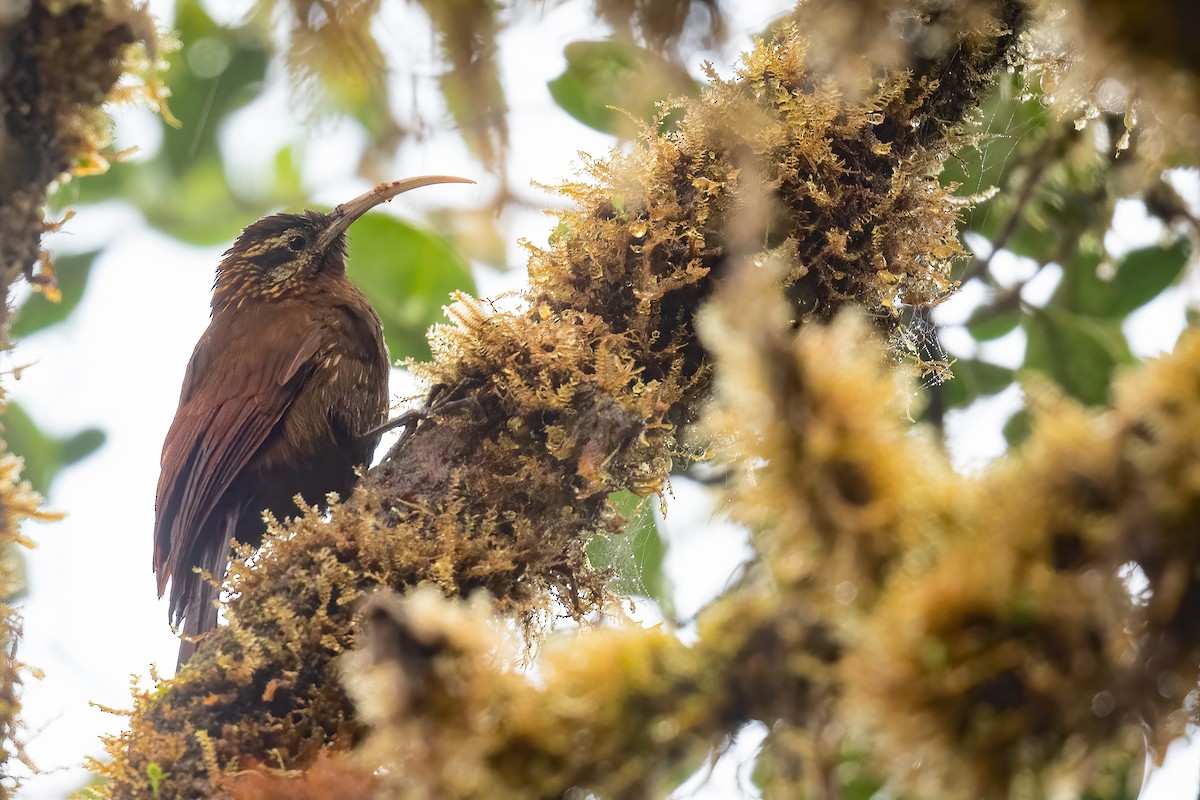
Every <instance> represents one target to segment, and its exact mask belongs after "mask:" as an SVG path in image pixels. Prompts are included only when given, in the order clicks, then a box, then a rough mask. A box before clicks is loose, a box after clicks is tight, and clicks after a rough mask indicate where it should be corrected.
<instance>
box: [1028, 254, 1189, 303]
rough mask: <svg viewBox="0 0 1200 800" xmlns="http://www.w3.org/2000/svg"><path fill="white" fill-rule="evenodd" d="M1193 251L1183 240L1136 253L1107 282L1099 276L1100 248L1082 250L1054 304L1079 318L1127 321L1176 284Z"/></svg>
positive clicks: (1066, 269)
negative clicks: (1081, 316) (1189, 254)
mask: <svg viewBox="0 0 1200 800" xmlns="http://www.w3.org/2000/svg"><path fill="white" fill-rule="evenodd" d="M1189 250H1190V246H1189V244H1188V242H1187V241H1186V240H1183V239H1180V240H1177V241H1175V242H1173V243H1171V244H1169V245H1163V246H1159V245H1155V246H1153V247H1144V248H1141V249H1139V250H1133V251H1131V252H1130V253H1128V254H1126V255H1125V256H1124V257H1123V258H1122V259H1121V260H1120V261H1118V262H1117V266H1116V269H1115V271H1114V274H1113V278H1112V280H1105V279H1104V278H1102V277H1101V276H1100V273H1099V270H1100V267H1101V264H1102V261H1103V254H1102V252H1101V250H1100V246H1099V244H1098V243H1097V244H1096V245H1094V246H1093V247H1081V248H1080V250H1079V252H1077V253H1076V255H1075V258H1073V259H1072V260H1071V261H1070V262H1068V263H1067V264H1065V265H1064V269H1063V279H1062V282H1061V283H1060V284H1059V287H1058V289H1056V290H1055V293H1054V297H1053V298H1052V300H1051V304H1053V305H1057V306H1060V307H1063V308H1067V309H1069V310H1071V311H1073V312H1075V313H1078V314H1085V315H1091V316H1096V317H1112V318H1121V317H1125V316H1126V315H1128V314H1129V313H1130V312H1132V311H1134V310H1136V309H1138V308H1140V307H1141V306H1143V305H1145V304H1146V303H1148V302H1150V301H1151V300H1153V299H1154V298H1155V297H1157V296H1158V295H1160V294H1161V293H1162V292H1163V291H1164V290H1165V289H1166V288H1167V287H1169V286H1170V285H1171V284H1172V283H1174V282H1175V279H1176V278H1178V277H1179V274H1180V273H1181V272H1182V271H1183V267H1184V265H1185V264H1186V263H1187V259H1188V253H1189Z"/></svg>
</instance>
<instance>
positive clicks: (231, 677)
mask: <svg viewBox="0 0 1200 800" xmlns="http://www.w3.org/2000/svg"><path fill="white" fill-rule="evenodd" d="M986 5H987V7H988V8H991V9H992V10H993V12H994V13H992V14H990V15H987V17H986V19H987V24H986V25H982V26H964V27H962V28H960V29H958V30H955V32H954V35H953V36H952V37H950V38H949V39H947V40H945V41H944V42H943V43H942V44H943V50H942V51H941V53H942V55H941V58H940V60H939V59H938V58H934V57H932V56H931V57H929V58H928V59H926V60H925V61H918V63H920V64H922V65H923V69H927V70H928V71H927V72H920V71H911V72H902V73H897V74H893V75H891V76H888V77H885V78H883V79H882V80H880V81H879V83H878V84H877V86H876V88H875V89H874V90H873V91H872V92H870V93H869V94H868V95H867V96H865V97H864V98H860V99H855V100H852V101H851V100H847V99H845V98H844V97H843V96H842V95H841V94H840V93H839V92H838V91H837V90H836V88H835V86H834V85H833V84H832V82H830V81H826V80H823V79H822V78H821V76H820V75H818V74H816V73H814V72H812V71H811V70H810V68H809V67H807V66H806V64H805V60H804V49H805V44H804V41H803V39H802V37H801V36H800V34H799V32H798V29H797V27H796V26H785V27H784V28H782V29H781V30H780V31H779V32H778V33H777V34H776V35H775V36H773V37H772V38H771V39H770V40H769V41H764V42H761V43H759V44H758V45H757V46H756V47H755V49H754V50H753V51H752V52H751V53H749V54H748V55H747V56H746V58H745V63H744V64H743V66H742V67H741V68H740V70H739V72H738V75H737V76H736V77H735V78H734V79H732V80H728V81H722V80H716V79H714V81H713V85H712V87H711V88H710V89H709V90H708V91H707V92H706V93H705V94H704V95H703V96H702V97H701V98H699V99H697V100H694V101H686V102H684V103H683V104H682V106H683V111H684V121H683V122H681V123H680V124H679V126H678V128H677V129H676V130H674V131H670V132H666V133H658V132H656V131H651V130H648V131H647V132H646V135H645V138H644V140H643V141H642V142H641V143H640V144H639V145H638V146H636V147H635V148H634V149H633V150H632V151H631V152H628V153H614V154H612V155H610V156H609V157H608V158H606V159H604V160H598V161H592V162H589V163H588V165H587V172H588V181H587V182H586V183H579V184H572V185H569V186H567V187H565V188H564V192H565V194H567V195H568V196H569V197H570V198H571V199H573V200H575V201H576V205H575V207H574V208H572V209H570V210H568V211H566V212H563V213H562V214H561V215H560V224H559V226H558V229H557V231H556V233H555V234H554V237H553V241H552V243H551V245H550V247H549V248H548V249H545V250H543V249H537V248H531V258H530V268H529V272H530V281H531V288H530V290H529V291H528V292H527V293H526V295H525V296H524V298H523V299H522V301H521V302H519V303H516V304H514V305H515V307H512V308H498V307H494V306H491V305H489V304H485V303H482V302H479V301H476V300H472V299H470V298H465V297H463V298H459V300H458V302H456V303H455V305H454V306H452V307H451V309H450V312H451V316H452V318H453V319H454V323H453V324H451V325H448V326H445V327H443V328H441V329H440V330H438V331H437V332H436V334H435V337H434V359H433V361H432V362H431V363H430V364H426V365H417V366H416V370H417V371H418V372H419V373H420V374H421V375H422V376H423V377H425V378H427V379H428V380H429V381H430V383H431V384H432V385H433V390H432V391H431V393H430V395H429V398H428V401H427V403H426V406H425V409H424V412H425V418H424V420H423V421H422V422H421V424H420V425H419V426H417V427H416V429H415V430H414V431H413V432H412V434H411V435H409V436H407V437H406V438H405V439H404V440H403V442H402V445H401V446H400V447H399V448H398V449H397V450H396V451H394V452H393V453H392V454H391V455H390V457H389V458H388V459H387V460H385V462H384V463H383V464H381V465H380V466H379V467H377V468H375V469H374V470H372V471H371V472H370V473H369V474H368V475H367V476H366V477H365V478H364V480H363V482H362V485H361V487H360V489H359V490H358V491H356V493H355V495H354V496H353V497H352V498H349V499H348V501H347V502H345V503H342V504H335V506H334V507H333V509H332V511H331V513H330V515H329V516H328V518H326V517H325V516H324V515H323V514H321V513H320V512H318V511H316V510H308V511H306V512H305V513H304V514H303V515H302V516H301V517H300V518H299V519H297V520H294V521H292V522H290V523H288V524H287V525H281V524H278V523H272V525H271V530H272V534H271V535H270V536H269V537H268V540H267V542H266V543H265V544H264V546H263V548H262V549H261V551H260V552H259V553H258V554H257V555H255V556H254V558H253V561H252V563H247V561H246V560H245V559H242V560H238V561H236V562H235V563H234V565H233V566H232V567H231V570H230V583H229V586H230V588H231V590H232V592H233V596H232V599H231V600H230V602H229V605H228V611H227V618H228V620H229V624H228V625H227V626H225V627H223V628H221V629H219V630H218V631H216V632H214V633H213V634H212V635H211V636H209V637H208V638H207V639H206V640H205V641H204V642H203V643H202V645H201V647H200V650H199V653H198V655H197V656H196V657H195V658H194V659H193V660H192V661H191V662H190V663H189V664H188V666H187V668H186V669H185V670H183V672H182V674H181V675H180V676H178V677H177V678H175V679H172V680H169V681H161V682H160V683H159V685H158V687H157V688H156V690H155V691H153V692H151V693H145V694H138V695H136V696H135V708H134V710H133V712H132V717H131V721H130V728H129V730H128V731H127V732H126V733H124V734H122V735H120V736H118V737H115V738H114V739H112V740H111V741H110V742H109V744H108V748H109V753H110V756H111V757H112V761H111V762H109V763H105V764H99V763H97V764H95V765H94V766H95V769H96V770H97V771H98V772H100V773H101V774H103V775H105V776H107V777H108V778H109V782H108V783H107V784H106V787H105V789H104V790H103V791H104V792H105V793H106V795H107V796H109V797H114V798H133V797H150V796H151V794H152V793H153V794H155V796H156V797H158V798H163V799H165V798H192V797H221V796H229V795H230V793H231V792H232V789H231V788H230V786H229V784H228V777H229V775H230V774H232V773H233V772H235V771H236V770H238V769H239V768H241V767H245V766H247V765H248V764H250V763H252V762H253V763H258V764H270V765H273V766H278V767H281V768H284V769H287V770H291V769H297V768H302V767H304V766H306V765H308V764H310V763H313V761H314V758H315V757H316V754H317V753H319V752H322V751H324V750H330V749H332V750H344V749H347V748H349V747H351V746H353V745H354V744H355V742H357V741H359V739H360V738H361V736H362V734H363V730H364V729H363V724H362V721H361V720H360V718H359V717H358V715H357V713H356V711H355V709H354V707H353V705H352V703H351V702H350V700H349V699H348V698H347V696H346V694H345V691H344V689H343V687H342V684H341V682H340V681H339V679H338V675H339V666H338V665H339V664H340V663H341V662H340V661H339V660H337V656H339V655H340V654H342V653H344V652H346V651H348V650H350V649H352V648H353V647H354V646H355V643H356V641H357V639H358V622H357V620H358V610H359V607H360V605H361V601H362V600H363V599H364V598H365V597H367V596H368V595H370V594H372V593H374V592H376V591H378V590H380V589H390V590H393V591H400V592H402V591H404V590H406V589H409V588H412V587H416V586H419V585H421V584H429V585H432V586H434V587H436V588H437V589H439V590H440V591H441V592H442V593H444V594H448V595H458V596H464V595H468V594H470V593H472V592H474V591H475V590H479V589H483V590H486V591H487V592H488V593H489V594H490V595H491V597H492V598H493V602H494V603H495V604H496V608H497V609H498V610H500V611H501V612H503V613H505V614H509V615H512V616H514V617H516V618H517V619H519V620H521V621H522V622H524V624H525V625H526V626H527V627H532V626H533V625H534V624H535V623H536V621H537V619H538V618H539V617H540V616H542V615H545V614H547V613H549V612H550V610H551V609H552V608H553V603H554V601H557V602H559V603H561V605H562V606H563V607H565V608H566V609H568V610H569V611H570V613H572V614H573V615H576V616H583V615H584V614H587V613H589V612H591V611H593V610H596V609H599V608H601V607H602V606H603V604H604V602H605V600H606V598H607V594H606V591H605V587H604V580H605V577H606V576H604V575H602V574H599V573H597V572H596V571H595V570H593V569H592V568H591V567H590V565H589V564H588V562H587V558H586V555H585V551H584V545H585V543H586V541H587V540H588V538H589V537H590V536H591V535H592V534H593V533H594V532H596V531H602V530H614V529H619V528H620V526H621V525H622V524H623V521H622V520H620V519H619V518H617V516H616V514H615V512H614V511H613V509H612V506H611V505H610V503H609V501H608V495H609V494H610V493H611V492H613V491H615V490H618V489H632V490H634V491H637V492H639V493H642V494H649V493H653V492H655V491H658V490H659V489H660V487H661V485H662V482H663V480H664V479H665V478H666V476H667V474H668V472H669V470H670V468H671V464H672V462H673V460H674V459H676V458H679V457H687V455H688V453H687V448H686V446H685V445H684V443H683V436H682V433H683V432H684V431H685V430H686V428H687V426H689V424H690V423H691V422H692V421H693V420H695V419H696V418H697V416H698V413H699V408H700V406H701V404H702V402H703V401H704V400H705V398H706V397H707V396H708V394H709V388H710V384H711V370H710V367H709V363H710V360H709V356H708V353H707V350H706V348H705V347H704V346H703V345H702V344H701V342H700V341H699V340H698V338H697V337H696V335H695V328H694V318H695V314H696V312H697V310H698V308H699V307H700V305H701V304H702V303H703V302H704V301H705V300H706V299H707V298H708V297H709V296H710V295H711V294H712V292H713V290H714V288H715V287H716V286H717V285H718V283H720V282H721V281H722V280H723V279H724V278H725V277H726V276H727V274H728V273H729V271H730V268H731V265H732V264H735V263H740V262H742V261H745V260H754V259H755V258H759V259H765V258H771V259H777V260H781V261H782V262H783V264H784V267H783V269H782V270H781V273H780V274H781V275H782V276H783V277H782V279H781V282H782V283H783V284H784V287H785V288H786V290H787V292H788V295H789V297H790V298H791V299H792V306H791V311H790V319H791V320H794V321H796V322H805V321H808V320H818V319H824V318H828V317H831V316H832V315H834V313H835V312H836V311H837V310H838V309H839V308H841V307H843V306H847V305H854V306H858V307H861V308H864V309H866V312H867V313H868V314H869V315H870V316H871V317H872V318H873V319H874V320H875V321H876V322H877V323H878V326H879V327H881V328H884V329H890V328H892V327H894V326H895V325H896V324H897V319H898V312H897V311H896V306H897V304H898V303H900V302H907V303H911V304H922V303H929V302H933V301H935V300H936V299H938V298H940V297H942V296H943V295H944V294H945V293H946V292H947V291H948V290H949V288H950V281H949V278H948V270H949V266H950V262H951V260H952V259H953V258H954V257H955V256H956V255H957V254H958V252H959V250H958V244H957V238H956V230H955V219H956V217H955V205H954V203H953V202H952V200H951V198H950V197H949V195H948V193H947V192H946V191H945V190H944V189H942V188H940V187H939V186H938V183H937V180H936V177H935V175H936V172H937V170H938V168H939V167H940V164H941V161H942V159H943V158H944V157H945V156H946V154H947V152H948V150H949V146H950V139H951V137H952V136H953V135H954V132H955V130H956V129H957V127H958V126H959V124H960V123H961V121H962V115H963V113H964V112H965V111H966V110H967V109H969V108H971V107H972V106H973V104H974V103H975V102H976V100H977V99H978V95H979V94H980V93H981V92H982V91H983V90H985V89H986V88H987V86H988V85H989V82H990V79H991V76H992V73H993V72H994V71H995V69H996V68H997V67H998V66H999V65H1001V64H1002V63H1004V60H1005V58H1006V57H1007V54H1008V52H1009V50H1010V49H1011V46H1012V43H1013V41H1014V37H1015V29H1016V27H1017V26H1018V25H1019V23H1020V21H1021V19H1022V15H1021V11H1020V5H1019V4H1017V3H1008V2H998V3H996V4H994V5H992V4H986ZM975 11H976V12H978V9H975ZM970 19H971V21H972V22H978V21H979V19H980V17H979V15H978V13H973V14H972V15H971V16H970ZM942 22H945V19H942ZM914 123H915V124H914ZM750 313H753V312H750ZM152 768H153V769H154V770H155V771H156V774H159V775H162V774H165V775H166V777H165V778H162V779H161V780H160V781H158V782H156V784H155V788H154V791H153V792H152V791H151V787H150V784H149V781H148V779H147V774H148V770H150V769H152ZM580 779H581V780H582V779H583V778H580ZM514 780H515V778H514Z"/></svg>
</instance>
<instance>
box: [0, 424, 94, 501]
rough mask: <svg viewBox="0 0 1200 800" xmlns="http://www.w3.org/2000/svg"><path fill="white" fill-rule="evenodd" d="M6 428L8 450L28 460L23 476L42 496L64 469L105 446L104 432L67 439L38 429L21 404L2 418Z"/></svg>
mask: <svg viewBox="0 0 1200 800" xmlns="http://www.w3.org/2000/svg"><path fill="white" fill-rule="evenodd" d="M0 422H2V423H3V425H4V433H3V437H4V441H5V442H6V443H7V444H8V450H9V452H11V453H14V454H16V455H18V456H21V457H22V458H24V459H25V469H24V471H23V473H22V474H23V475H24V476H25V478H26V479H27V480H28V481H29V483H30V484H31V485H32V486H33V488H34V489H36V490H37V491H38V492H40V493H42V494H46V493H48V492H49V490H50V484H51V483H53V482H54V478H55V477H56V476H57V475H58V473H59V472H60V471H61V470H62V469H63V468H64V467H68V466H70V465H71V464H74V463H75V462H77V461H80V460H82V459H84V458H86V457H87V456H89V455H91V454H92V453H94V452H95V451H96V450H97V449H99V448H100V446H101V445H102V444H104V439H105V436H104V431H101V430H99V429H98V428H85V429H84V430H82V431H79V432H78V433H75V434H73V435H71V436H66V437H64V438H61V439H59V438H56V437H53V436H50V435H49V434H47V433H45V432H44V431H42V430H41V429H40V428H38V426H37V423H35V422H34V421H33V419H32V418H30V416H29V414H28V413H26V411H25V409H23V408H22V407H21V406H20V405H18V404H17V403H9V404H8V407H7V409H6V410H5V412H4V416H3V418H2V419H0Z"/></svg>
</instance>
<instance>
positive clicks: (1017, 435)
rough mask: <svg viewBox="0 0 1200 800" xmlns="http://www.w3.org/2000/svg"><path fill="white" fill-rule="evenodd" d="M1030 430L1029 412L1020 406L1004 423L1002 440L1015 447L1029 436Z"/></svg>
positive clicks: (1031, 424)
mask: <svg viewBox="0 0 1200 800" xmlns="http://www.w3.org/2000/svg"><path fill="white" fill-rule="evenodd" d="M1032 431H1033V423H1032V422H1030V419H1029V412H1028V411H1026V410H1025V409H1023V408H1022V409H1021V410H1020V411H1018V412H1017V413H1015V414H1013V415H1012V416H1011V417H1009V418H1008V422H1006V423H1004V440H1005V441H1006V442H1008V446H1009V447H1017V446H1019V445H1021V444H1022V443H1024V441H1025V440H1026V439H1028V438H1029V434H1030V433H1031V432H1032Z"/></svg>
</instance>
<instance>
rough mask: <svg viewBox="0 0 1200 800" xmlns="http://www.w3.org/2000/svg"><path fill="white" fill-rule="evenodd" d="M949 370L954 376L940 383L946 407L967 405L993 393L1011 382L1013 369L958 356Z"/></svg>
mask: <svg viewBox="0 0 1200 800" xmlns="http://www.w3.org/2000/svg"><path fill="white" fill-rule="evenodd" d="M950 371H951V373H952V374H953V375H954V377H953V378H951V379H950V380H949V381H947V382H946V383H944V384H942V393H943V397H944V398H945V402H946V407H947V408H961V407H963V406H966V405H969V404H970V403H971V402H972V401H973V400H975V399H976V398H978V397H983V396H985V395H991V394H995V393H996V392H999V391H1001V390H1003V389H1004V388H1006V387H1007V386H1008V385H1009V384H1010V383H1012V382H1013V371H1012V370H1011V369H1009V368H1008V367H1001V366H998V365H996V364H989V363H988V362H986V361H978V360H976V359H973V358H960V359H959V360H957V361H955V362H954V364H953V365H952V366H951V367H950Z"/></svg>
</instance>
